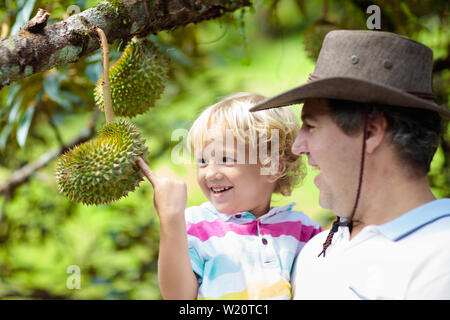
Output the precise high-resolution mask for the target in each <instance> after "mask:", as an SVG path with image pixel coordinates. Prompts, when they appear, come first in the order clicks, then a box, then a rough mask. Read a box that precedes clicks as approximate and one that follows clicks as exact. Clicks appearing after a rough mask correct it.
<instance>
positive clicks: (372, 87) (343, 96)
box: [250, 77, 450, 118]
mask: <svg viewBox="0 0 450 320" xmlns="http://www.w3.org/2000/svg"><path fill="white" fill-rule="evenodd" d="M311 98H325V99H340V100H349V101H356V102H362V103H378V104H388V105H393V106H402V107H411V108H421V109H428V110H432V111H436V112H438V113H440V114H441V115H443V116H445V117H446V118H450V110H448V109H445V108H443V107H441V106H439V105H438V104H436V103H435V102H434V101H432V100H425V99H421V98H418V97H416V96H414V95H412V94H410V93H407V92H405V91H402V90H399V89H397V88H394V87H391V86H387V85H384V84H381V83H376V82H372V81H367V80H362V79H357V78H351V77H330V78H326V79H318V80H314V81H311V82H308V83H306V84H304V85H301V86H299V87H296V88H294V89H291V90H289V91H286V92H284V93H281V94H279V95H277V96H275V97H272V98H269V99H267V100H264V101H262V102H261V103H258V104H257V105H255V106H254V107H253V108H251V109H250V111H252V112H253V111H259V110H265V109H271V108H278V107H284V106H288V105H292V104H297V103H302V102H304V101H305V99H311Z"/></svg>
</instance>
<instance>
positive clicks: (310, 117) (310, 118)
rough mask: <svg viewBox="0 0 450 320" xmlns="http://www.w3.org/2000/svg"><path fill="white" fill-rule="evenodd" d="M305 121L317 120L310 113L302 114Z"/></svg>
mask: <svg viewBox="0 0 450 320" xmlns="http://www.w3.org/2000/svg"><path fill="white" fill-rule="evenodd" d="M305 120H306V121H308V120H310V121H314V120H316V118H315V117H314V116H313V115H312V114H310V113H302V121H305Z"/></svg>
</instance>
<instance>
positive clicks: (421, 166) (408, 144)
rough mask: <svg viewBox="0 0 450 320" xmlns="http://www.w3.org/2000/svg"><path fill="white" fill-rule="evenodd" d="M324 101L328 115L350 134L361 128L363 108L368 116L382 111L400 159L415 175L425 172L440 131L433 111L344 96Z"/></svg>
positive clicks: (436, 144)
mask: <svg viewBox="0 0 450 320" xmlns="http://www.w3.org/2000/svg"><path fill="white" fill-rule="evenodd" d="M328 102H329V106H330V109H331V118H332V119H333V121H334V122H335V123H336V124H337V125H338V126H339V127H340V128H341V130H342V131H343V132H344V133H346V134H347V135H350V136H351V135H355V134H358V133H359V132H361V130H362V129H363V125H364V114H365V112H366V109H367V110H368V112H369V119H370V117H371V116H373V115H376V114H380V113H381V114H383V115H384V116H385V117H386V119H387V123H388V127H387V136H388V137H390V138H391V139H392V143H393V144H394V146H395V150H396V151H397V154H398V155H399V157H400V159H401V160H403V161H405V164H406V165H409V167H410V168H411V169H413V170H414V172H415V173H416V174H417V176H421V175H426V174H427V173H428V171H429V170H430V163H431V160H432V159H433V156H434V154H435V152H436V150H437V148H438V146H439V138H440V135H441V132H442V125H441V118H440V116H439V114H438V113H437V112H434V111H431V110H426V109H418V108H408V107H397V106H390V105H380V104H366V103H359V102H353V101H345V100H334V99H329V100H328Z"/></svg>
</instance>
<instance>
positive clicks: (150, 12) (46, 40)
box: [0, 0, 251, 89]
mask: <svg viewBox="0 0 450 320" xmlns="http://www.w3.org/2000/svg"><path fill="white" fill-rule="evenodd" d="M146 1H149V0H123V1H122V2H121V4H120V5H118V7H114V6H113V5H112V4H111V3H109V2H101V3H99V4H98V5H97V6H95V7H93V8H90V9H87V10H85V11H83V12H81V13H79V14H76V15H73V16H71V17H69V18H68V19H66V20H64V21H61V22H57V23H55V24H53V25H51V26H46V27H44V28H43V29H42V30H39V29H38V30H37V31H36V30H34V31H36V32H35V33H31V32H29V31H27V30H22V31H21V32H20V33H19V34H18V35H12V36H10V37H9V38H6V39H3V40H0V89H1V88H2V87H3V86H5V85H9V84H10V83H12V82H14V81H18V80H20V79H23V78H25V77H28V76H30V75H32V74H34V73H38V72H42V71H45V70H49V69H51V68H53V67H57V66H61V65H65V64H67V63H70V62H76V61H78V60H79V59H80V58H81V57H83V56H85V55H87V54H89V53H91V52H93V51H95V50H97V49H98V48H99V41H98V36H97V34H96V32H95V27H98V28H101V29H102V30H103V31H104V32H105V34H106V37H107V38H108V40H109V42H110V43H112V42H113V41H115V40H117V39H125V40H128V39H131V38H132V37H133V36H134V35H139V36H145V35H148V34H150V33H157V32H159V31H161V30H172V29H174V28H177V27H180V26H184V25H187V24H189V23H197V22H200V21H203V20H207V19H213V18H217V17H219V16H221V15H223V14H224V13H226V12H231V11H234V10H237V9H239V8H241V7H244V6H248V5H251V0H195V1H185V0H152V1H149V2H146ZM115 3H117V1H115ZM143 13H145V14H143ZM44 20H45V19H41V20H40V22H41V23H40V24H38V25H39V26H41V27H42V26H43V21H44Z"/></svg>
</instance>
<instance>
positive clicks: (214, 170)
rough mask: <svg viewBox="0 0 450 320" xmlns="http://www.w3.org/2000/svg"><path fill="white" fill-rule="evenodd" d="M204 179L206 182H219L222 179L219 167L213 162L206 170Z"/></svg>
mask: <svg viewBox="0 0 450 320" xmlns="http://www.w3.org/2000/svg"><path fill="white" fill-rule="evenodd" d="M205 178H206V179H208V180H219V179H222V178H223V174H222V173H221V172H220V170H219V167H218V166H217V165H216V164H215V163H214V162H211V163H209V164H208V168H207V169H206V176H205Z"/></svg>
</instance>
